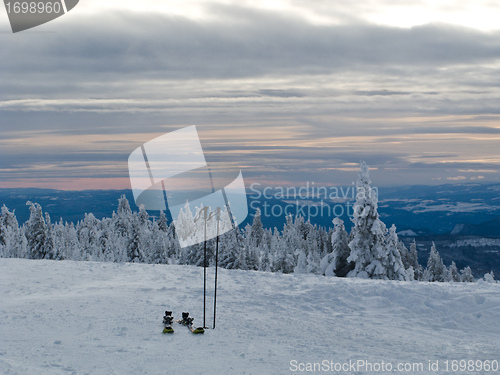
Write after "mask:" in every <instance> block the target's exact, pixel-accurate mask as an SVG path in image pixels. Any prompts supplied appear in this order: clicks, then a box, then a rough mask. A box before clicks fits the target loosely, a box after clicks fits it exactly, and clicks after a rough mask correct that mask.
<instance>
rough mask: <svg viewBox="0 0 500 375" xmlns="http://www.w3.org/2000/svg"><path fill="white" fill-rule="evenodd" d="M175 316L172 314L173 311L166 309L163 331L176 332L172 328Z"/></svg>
mask: <svg viewBox="0 0 500 375" xmlns="http://www.w3.org/2000/svg"><path fill="white" fill-rule="evenodd" d="M173 321H174V317H173V316H172V311H165V316H164V317H163V326H164V328H163V333H174V329H173V328H172V322H173Z"/></svg>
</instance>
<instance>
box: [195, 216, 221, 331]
mask: <svg viewBox="0 0 500 375" xmlns="http://www.w3.org/2000/svg"><path fill="white" fill-rule="evenodd" d="M202 213H203V219H204V221H205V238H204V250H203V328H207V327H206V324H205V316H206V313H205V311H206V305H207V221H210V220H211V219H212V218H214V217H215V218H216V219H217V236H216V240H215V286H214V324H213V329H215V315H216V312H217V266H218V262H219V220H220V207H217V208H216V209H215V210H214V211H211V212H210V214H209V213H208V207H203V208H202V209H201V210H200V211H199V212H198V214H197V215H196V218H195V219H194V222H195V223H196V222H197V221H198V220H199V219H201V215H202Z"/></svg>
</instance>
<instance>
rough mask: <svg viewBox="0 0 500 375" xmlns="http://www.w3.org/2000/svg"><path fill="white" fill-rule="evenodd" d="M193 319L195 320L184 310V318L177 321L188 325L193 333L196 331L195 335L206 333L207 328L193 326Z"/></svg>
mask: <svg viewBox="0 0 500 375" xmlns="http://www.w3.org/2000/svg"><path fill="white" fill-rule="evenodd" d="M193 320H194V318H191V317H190V316H189V313H188V312H183V313H182V320H176V322H177V323H179V324H182V325H183V326H186V327H188V328H189V330H190V331H191V332H192V333H194V334H195V335H197V334H202V333H205V329H204V328H203V327H196V328H195V327H194V326H193Z"/></svg>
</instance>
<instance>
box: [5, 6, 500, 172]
mask: <svg viewBox="0 0 500 375" xmlns="http://www.w3.org/2000/svg"><path fill="white" fill-rule="evenodd" d="M211 12H212V14H211V17H210V18H209V20H207V21H205V22H195V21H193V20H189V19H185V18H179V17H166V16H160V15H156V14H144V13H137V14H131V13H114V14H105V15H101V16H96V17H92V18H90V17H88V18H85V17H76V16H75V17H73V18H70V19H67V20H66V21H65V22H64V23H60V24H59V25H58V27H57V28H54V29H57V32H55V33H40V34H37V33H32V34H24V35H22V34H20V35H16V38H12V36H11V35H9V36H8V37H7V36H6V35H2V36H1V38H2V47H3V51H4V52H3V53H2V56H1V57H0V58H1V61H0V79H1V81H2V90H1V91H0V116H1V117H0V118H1V120H2V121H1V122H0V130H1V131H2V132H3V133H2V134H3V139H4V140H9V139H16V138H20V139H25V140H26V141H25V142H26V144H25V147H26V148H30V147H31V148H33V149H35V150H37V151H36V152H26V153H25V154H24V155H23V151H22V149H19V150H13V149H9V150H13V151H12V154H9V157H8V158H5V159H3V160H2V168H1V169H3V171H1V172H0V177H2V178H5V179H8V178H9V176H10V177H12V176H13V174H12V173H11V172H9V171H5V170H6V169H8V168H9V167H12V168H14V167H15V168H17V170H16V173H15V176H16V177H17V176H21V175H23V167H24V168H26V170H29V175H32V174H33V173H35V172H34V169H36V168H32V166H33V165H35V164H36V163H46V164H48V165H50V164H54V165H57V164H58V162H59V167H55V168H54V169H52V170H51V174H53V175H59V176H61V177H63V176H68V174H72V176H78V175H79V173H80V172H81V173H83V175H85V176H88V175H89V174H90V175H92V176H95V177H97V176H99V173H98V172H96V173H94V172H91V171H89V169H88V168H87V167H88V166H89V165H96V166H101V167H103V168H104V169H105V170H106V176H108V175H111V176H126V174H127V172H126V156H127V150H128V149H130V150H133V149H134V148H135V147H137V146H138V145H140V144H142V143H143V142H145V141H147V140H148V139H151V138H153V137H154V136H156V135H159V134H161V133H164V132H167V131H169V130H172V129H175V128H177V127H180V126H186V125H191V124H197V125H199V129H200V132H201V133H202V135H206V136H207V137H208V136H212V134H214V132H215V133H216V132H217V131H221V130H223V131H224V133H223V137H222V136H220V135H219V136H217V135H215V136H213V137H214V138H215V139H216V140H217V142H215V143H212V144H211V143H210V142H208V141H207V144H209V145H210V146H208V147H207V149H206V151H207V155H208V157H209V158H210V157H211V158H212V159H213V160H216V161H223V160H228V159H231V160H239V164H240V165H241V164H246V165H247V166H249V169H251V170H252V171H253V172H249V173H253V175H259V174H262V175H269V176H271V175H275V176H278V177H280V178H283V179H285V178H288V179H295V180H296V179H298V178H302V177H300V176H306V175H307V176H308V178H312V177H311V176H312V175H314V170H319V169H321V168H322V167H323V168H329V167H334V166H345V164H346V163H355V162H357V161H359V159H361V158H364V159H367V161H368V162H369V163H372V164H373V165H374V166H378V167H380V168H384V167H385V166H388V167H391V168H400V169H404V168H406V169H407V171H408V175H411V174H412V173H414V171H415V170H419V171H420V172H419V173H420V174H418V173H417V174H416V175H418V179H419V180H420V179H421V178H422V176H423V175H424V174H425V172H424V171H425V170H427V171H429V176H430V177H434V176H438V175H439V172H437V171H438V169H439V167H440V166H441V168H443V167H442V165H441V164H439V163H438V162H436V160H437V159H439V158H442V159H447V160H448V159H449V160H448V161H450V162H452V163H449V164H447V165H448V166H449V168H451V169H452V168H466V167H467V168H472V167H474V168H482V169H484V168H491V167H492V166H493V168H497V169H498V168H499V163H498V162H492V161H490V162H489V163H486V164H488V165H486V164H485V165H482V164H481V162H471V161H464V160H466V159H467V156H468V155H467V154H466V152H465V151H464V148H465V147H464V142H465V141H463V140H462V138H460V137H466V136H468V135H483V136H492V137H493V138H492V141H489V143H488V142H487V141H485V142H483V143H478V144H477V147H478V149H481V151H484V153H485V154H484V155H476V154H474V155H470V158H469V159H471V160H472V159H476V160H478V159H481V158H482V159H484V160H485V159H486V158H487V157H488V156H492V155H493V153H492V151H489V150H490V149H491V150H492V149H493V147H492V145H491V142H494V140H495V139H498V134H500V130H499V128H498V126H496V125H498V119H499V117H498V115H500V107H499V106H498V103H499V102H500V101H499V100H500V93H499V91H498V87H499V86H500V78H499V77H500V65H499V64H498V61H500V33H481V32H478V31H474V30H470V29H464V28H458V27H451V26H446V25H427V26H420V27H415V28H412V29H398V28H390V27H382V26H375V25H370V24H366V23H361V22H353V20H352V19H351V20H350V22H351V23H350V24H345V25H338V26H318V25H313V24H310V23H307V22H305V21H304V20H303V19H299V18H296V17H292V16H286V15H281V14H279V13H276V12H265V11H256V10H252V9H248V8H243V7H235V6H217V7H212V8H211ZM68 18H69V17H68ZM464 115H467V116H464ZM446 116H449V118H448V117H446ZM495 124H496V125H495ZM41 129H43V131H44V132H46V133H47V134H52V135H54V137H55V139H56V140H57V137H58V136H67V135H70V136H74V137H78V136H81V135H88V134H91V135H102V139H103V140H102V147H103V149H104V148H105V149H106V152H98V151H97V152H96V151H95V149H96V146H95V145H96V142H97V140H93V141H92V142H90V141H89V142H88V143H82V144H81V145H78V147H76V148H74V149H73V150H71V148H70V147H66V146H64V145H62V146H61V145H57V144H54V145H50V144H47V145H46V147H45V148H44V145H40V144H39V143H38V142H37V137H36V136H34V135H33V133H32V132H33V131H34V130H41ZM254 129H259V131H260V133H259V134H260V136H261V137H262V138H261V144H259V139H257V138H252V137H253V133H252V132H251V131H252V130H254ZM272 129H274V130H276V133H273V135H269V133H268V132H269V131H270V130H272ZM297 129H299V130H297ZM280 131H281V133H280ZM124 134H125V135H127V134H128V135H130V137H129V138H126V139H124V140H123V141H120V140H117V139H116V138H117V136H118V135H124ZM429 135H432V137H431V136H429ZM446 135H450V137H449V138H450V139H448V140H446V139H444V137H445V136H446ZM434 136H442V137H443V138H442V139H443V140H442V145H441V144H439V140H434V139H433V137H434ZM217 137H220V139H219V138H217ZM329 137H331V138H332V142H333V139H334V138H341V137H345V138H347V137H353V138H356V137H358V138H357V139H355V140H349V141H345V142H348V143H345V145H344V146H342V145H341V144H339V143H336V144H331V145H330V146H329V145H328V144H324V143H321V140H322V139H324V138H329ZM494 137H497V138H494ZM214 138H212V139H214ZM249 139H251V140H252V141H253V143H251V144H247V145H245V144H244V143H245V142H247V141H248V140H249ZM290 139H292V141H290ZM268 140H271V141H273V142H271V144H270V143H266V141H268ZM410 141H411V142H410ZM426 141H427V142H426ZM120 142H122V143H120ZM285 142H288V143H286V144H285ZM418 142H420V143H418ZM481 142H482V141H481ZM401 144H402V145H404V146H401ZM405 146H406V147H405ZM0 147H2V144H0ZM457 148H458V149H457ZM415 155H417V157H415ZM425 158H429V160H425ZM455 159H456V160H455ZM119 160H122V162H121V163H119ZM423 160H425V162H424V161H423ZM65 161H67V163H73V164H67V163H66V164H65V163H64V162H65ZM85 163H87V164H86V165H85ZM68 165H70V167H68ZM113 166H116V167H115V168H116V169H115V170H114V172H113ZM71 167H74V168H73V169H72V168H71ZM57 168H59V169H57ZM85 168H87V169H85ZM412 168H413V169H412ZM426 168H427V169H426ZM451 169H450V170H448V171H447V172H446V173H454V172H453V170H451ZM294 170H300V171H301V174H300V176H298V175H296V174H294ZM58 171H59V172H58ZM381 173H382V172H381ZM347 174H349V175H350V174H352V172H346V176H347ZM382 174H383V173H382ZM388 174H389V172H387V173H386V174H383V176H384V178H388V180H389V177H387V176H388ZM26 175H28V174H26ZM408 181H410V180H408Z"/></svg>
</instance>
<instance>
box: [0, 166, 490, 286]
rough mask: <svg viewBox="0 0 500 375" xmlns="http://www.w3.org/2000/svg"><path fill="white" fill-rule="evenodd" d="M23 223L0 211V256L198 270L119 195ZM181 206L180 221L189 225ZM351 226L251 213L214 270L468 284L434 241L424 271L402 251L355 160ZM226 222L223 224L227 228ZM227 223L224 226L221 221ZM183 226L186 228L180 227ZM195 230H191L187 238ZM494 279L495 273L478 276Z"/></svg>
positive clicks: (164, 224) (189, 255)
mask: <svg viewBox="0 0 500 375" xmlns="http://www.w3.org/2000/svg"><path fill="white" fill-rule="evenodd" d="M27 205H28V207H29V211H30V217H29V219H28V220H27V221H26V222H25V223H24V224H22V225H20V224H19V223H18V220H17V218H16V216H15V213H14V212H11V211H10V210H9V209H8V208H7V207H5V206H3V207H2V208H1V214H0V257H4V258H29V259H53V260H63V259H68V260H78V261H102V262H140V263H155V264H189V265H196V266H202V265H203V243H198V244H196V245H192V246H188V247H181V246H180V244H179V238H178V236H184V235H185V234H183V233H178V232H176V231H175V223H174V222H170V223H168V221H167V217H166V215H165V213H163V212H161V213H160V215H159V217H157V218H152V217H150V215H149V214H148V212H147V211H146V210H145V209H144V207H142V206H141V207H139V211H137V212H133V210H132V209H131V207H130V204H129V202H128V200H127V199H126V198H125V196H122V197H120V198H119V199H118V207H117V211H116V212H114V213H113V215H112V216H111V218H103V219H98V218H96V217H95V216H94V215H93V214H92V213H88V214H85V217H84V218H83V220H81V221H79V222H77V223H76V224H74V223H67V222H63V221H62V220H60V221H58V222H56V223H52V221H51V218H50V216H49V214H48V213H47V212H45V213H43V210H42V207H41V206H40V205H39V204H38V203H32V202H29V201H28V202H27ZM197 214H198V212H195V213H193V212H192V211H191V209H190V207H189V205H186V207H185V208H184V210H183V211H182V212H181V214H180V215H179V218H178V220H185V221H188V222H190V223H191V222H193V220H192V219H193V217H195V216H196V215H197ZM351 220H352V223H353V226H352V229H351V231H350V233H348V232H347V230H346V227H345V225H344V222H343V221H342V220H341V219H340V218H334V219H333V221H332V222H333V228H323V227H319V226H317V225H312V224H311V223H310V222H309V221H306V220H305V219H304V218H303V217H302V216H296V217H292V216H290V215H289V216H287V217H286V222H285V224H284V226H283V228H281V229H278V228H274V229H267V228H264V226H263V224H262V220H261V212H260V210H259V209H257V211H256V213H255V215H254V217H253V222H252V224H251V225H250V224H248V225H246V227H244V228H236V229H234V230H230V231H228V232H227V233H225V234H223V235H222V236H220V239H219V259H218V261H219V266H221V267H223V268H227V269H243V270H255V271H264V272H280V273H312V274H317V275H322V276H326V277H331V276H335V277H357V278H371V279H384V280H400V281H413V280H415V281H427V282H472V281H474V280H475V279H474V277H473V275H472V270H471V268H470V267H465V268H464V269H462V270H459V269H458V268H457V266H456V264H455V262H452V263H451V264H450V265H449V266H448V267H447V266H446V265H445V264H444V262H443V260H442V258H441V257H440V255H439V252H438V250H437V248H436V246H435V245H434V244H433V245H432V247H431V249H430V255H429V258H428V261H427V264H426V267H425V268H424V267H423V266H422V265H421V264H419V262H418V254H417V244H416V242H413V243H412V244H411V246H410V249H409V250H408V249H407V248H406V246H405V245H404V244H403V242H402V241H401V240H399V238H398V235H397V232H396V227H395V226H394V225H392V226H391V227H390V228H389V229H387V226H386V225H385V224H384V222H382V220H381V219H380V216H379V213H378V197H377V194H376V191H375V190H374V189H372V187H371V181H370V176H369V167H368V165H367V164H366V163H365V162H361V165H360V171H359V175H358V181H357V184H356V203H355V204H354V206H353V217H352V218H351ZM226 224H227V223H221V225H226ZM227 225H229V224H227ZM184 227H185V226H184ZM192 232H194V231H191V233H192ZM207 250H208V262H209V264H213V263H214V254H215V239H212V240H209V241H207ZM484 280H485V281H488V282H495V280H494V274H493V272H491V273H488V274H486V275H485V277H484Z"/></svg>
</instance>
